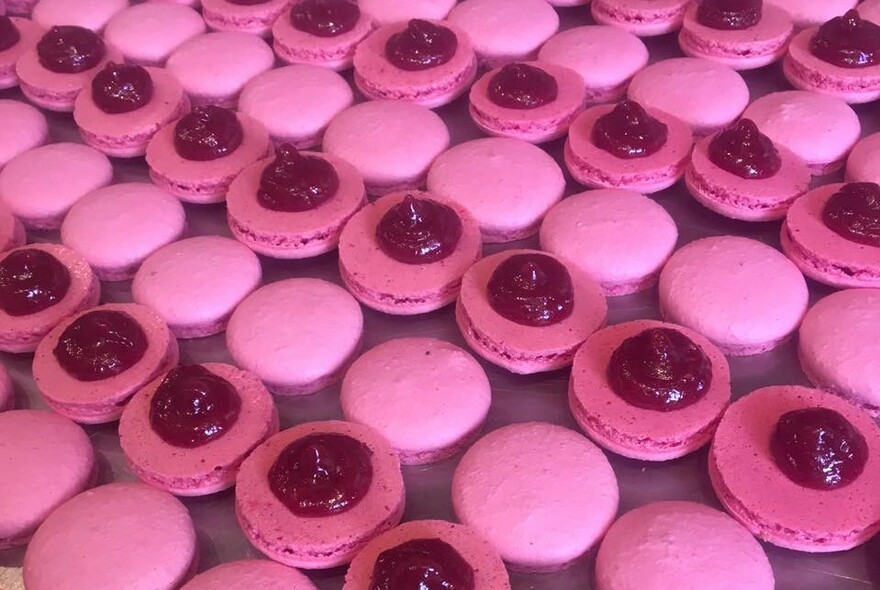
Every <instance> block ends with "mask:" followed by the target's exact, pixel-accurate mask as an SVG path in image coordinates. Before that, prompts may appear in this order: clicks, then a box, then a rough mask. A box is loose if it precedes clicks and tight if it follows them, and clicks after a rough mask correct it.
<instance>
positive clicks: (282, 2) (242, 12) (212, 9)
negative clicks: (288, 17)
mask: <svg viewBox="0 0 880 590" xmlns="http://www.w3.org/2000/svg"><path fill="white" fill-rule="evenodd" d="M289 8H290V0H264V1H263V2H261V3H258V4H236V3H233V2H229V1H228V0H202V16H203V17H204V18H205V23H206V24H207V25H208V27H209V28H210V29H212V30H214V31H241V32H242V33H250V34H252V35H260V36H262V37H268V36H269V34H270V33H271V32H272V25H273V24H275V21H276V20H278V19H279V18H283V15H285V14H286V13H287V10H288V9H289Z"/></svg>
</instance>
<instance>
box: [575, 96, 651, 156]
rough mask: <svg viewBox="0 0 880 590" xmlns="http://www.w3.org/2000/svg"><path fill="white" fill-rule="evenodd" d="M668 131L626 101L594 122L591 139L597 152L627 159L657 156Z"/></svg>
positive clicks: (645, 112) (634, 103) (642, 110)
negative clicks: (599, 150) (598, 150)
mask: <svg viewBox="0 0 880 590" xmlns="http://www.w3.org/2000/svg"><path fill="white" fill-rule="evenodd" d="M668 131H669V130H668V128H667V127H666V124H665V123H663V122H662V121H658V120H657V119H655V118H654V117H652V116H651V115H649V114H648V112H647V111H646V110H645V109H643V108H642V106H641V105H640V104H639V103H637V102H633V101H631V100H625V101H623V102H622V103H620V104H619V105H617V106H616V107H614V109H612V110H611V112H609V113H607V114H605V115H602V116H601V117H599V118H598V119H596V123H595V124H594V125H593V133H592V140H593V143H594V144H595V145H596V147H598V148H599V149H602V150H605V151H606V152H608V153H610V154H611V155H613V156H616V157H618V158H623V159H626V160H629V159H633V158H644V157H646V156H650V155H651V154H656V153H657V152H658V151H660V148H662V147H663V146H664V145H666V139H667V137H668Z"/></svg>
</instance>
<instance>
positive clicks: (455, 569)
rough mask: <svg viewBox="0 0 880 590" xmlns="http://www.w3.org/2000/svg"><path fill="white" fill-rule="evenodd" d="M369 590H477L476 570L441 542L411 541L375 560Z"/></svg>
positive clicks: (451, 548)
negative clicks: (475, 581)
mask: <svg viewBox="0 0 880 590" xmlns="http://www.w3.org/2000/svg"><path fill="white" fill-rule="evenodd" d="M369 590H475V583H474V569H473V568H472V567H471V566H470V564H469V563H468V562H467V561H465V559H464V558H463V557H462V556H461V554H460V553H459V552H458V551H456V550H455V548H454V547H452V546H451V545H449V543H446V542H444V541H441V540H440V539H412V540H410V541H406V542H404V543H401V544H400V545H398V546H396V547H392V548H390V549H386V550H385V551H383V552H382V553H380V554H379V557H377V558H376V565H375V566H373V576H372V581H371V582H370V589H369Z"/></svg>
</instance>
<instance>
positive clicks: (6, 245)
mask: <svg viewBox="0 0 880 590" xmlns="http://www.w3.org/2000/svg"><path fill="white" fill-rule="evenodd" d="M26 241H27V236H26V235H25V231H24V226H23V225H22V224H21V222H20V221H19V220H18V219H16V218H15V216H14V215H13V214H12V211H10V210H9V207H7V206H6V205H4V204H3V202H2V201H0V252H5V251H6V250H11V249H12V248H18V247H19V246H23V245H24V243H25V242H26Z"/></svg>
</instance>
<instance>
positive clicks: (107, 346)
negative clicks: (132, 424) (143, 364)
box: [52, 310, 147, 381]
mask: <svg viewBox="0 0 880 590" xmlns="http://www.w3.org/2000/svg"><path fill="white" fill-rule="evenodd" d="M52 352H53V353H54V354H55V358H56V359H57V360H58V364H59V365H61V368H62V369H64V371H65V372H66V373H67V374H68V375H70V376H72V377H74V378H75V379H77V380H79V381H101V380H103V379H109V378H110V377H115V376H116V375H119V374H120V373H122V372H123V371H127V370H128V369H130V368H132V367H133V366H135V364H137V362H138V361H139V360H141V359H142V358H144V354H145V353H146V352H147V335H146V334H145V333H144V330H143V328H141V326H140V324H138V323H137V321H136V320H135V319H134V318H133V317H131V316H130V315H128V314H127V313H123V312H121V311H110V310H99V311H90V312H88V313H85V314H83V315H81V316H80V317H78V318H77V319H76V320H74V322H73V323H71V324H70V325H69V326H67V328H65V329H64V331H63V332H62V333H61V337H60V338H59V339H58V344H56V345H55V349H54V350H53V351H52Z"/></svg>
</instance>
